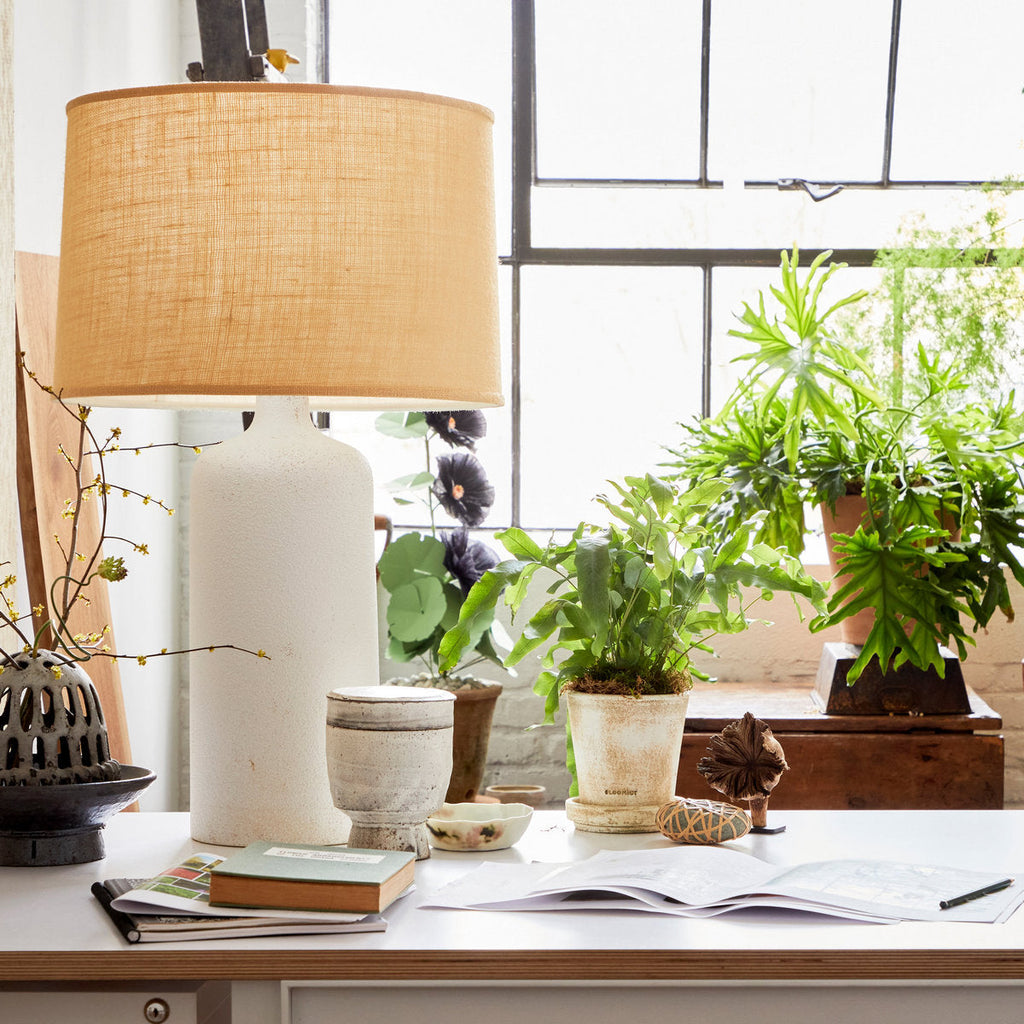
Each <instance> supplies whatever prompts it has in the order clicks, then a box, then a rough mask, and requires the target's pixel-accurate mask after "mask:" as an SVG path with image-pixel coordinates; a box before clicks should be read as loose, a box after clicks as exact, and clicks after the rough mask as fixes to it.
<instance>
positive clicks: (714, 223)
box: [533, 182, 959, 249]
mask: <svg viewBox="0 0 1024 1024" xmlns="http://www.w3.org/2000/svg"><path fill="white" fill-rule="evenodd" d="M958 203H959V196H958V194H956V193H951V192H950V191H949V190H947V189H930V190H924V189H902V190H891V191H887V192H881V191H877V190H867V189H846V190H845V191H842V192H840V193H838V194H837V195H835V196H832V197H831V198H829V199H825V200H823V201H822V202H819V203H816V202H814V201H813V200H812V199H811V198H810V196H808V195H807V194H806V193H804V192H803V191H800V192H788V191H787V192H780V191H777V190H775V189H764V188H757V189H753V188H748V189H744V188H743V187H742V185H741V184H740V183H738V182H734V183H731V184H730V185H728V186H726V188H724V189H710V190H708V189H689V188H687V189H667V188H656V189H655V188H624V189H616V188H567V187H565V188H555V187H544V188H535V189H534V190H533V240H534V244H535V245H537V246H541V247H549V246H551V247H557V246H568V247H577V246H578V247H590V246H593V247H611V248H620V247H621V248H644V247H650V248H682V249H692V248H714V249H748V248H755V249H784V248H790V247H791V246H792V245H793V244H794V243H795V244H797V245H799V246H801V247H802V248H805V249H811V248H832V249H874V248H877V247H878V246H879V245H884V244H887V243H889V242H891V241H892V239H893V238H894V237H895V234H896V230H897V227H898V225H899V223H900V221H901V220H902V219H904V218H906V217H908V216H910V215H912V214H914V213H920V214H922V215H923V216H924V217H925V218H926V219H927V221H928V223H930V224H935V225H936V226H938V225H941V224H943V223H945V222H947V221H949V220H950V218H951V217H952V216H954V215H955V210H956V208H957V206H958Z"/></svg>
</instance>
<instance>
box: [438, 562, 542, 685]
mask: <svg viewBox="0 0 1024 1024" xmlns="http://www.w3.org/2000/svg"><path fill="white" fill-rule="evenodd" d="M439 543H440V542H439ZM441 546H442V547H444V545H443V544H442V545H441ZM529 566H530V563H528V562H519V561H516V560H513V559H509V560H508V561H505V562H499V563H498V564H497V565H496V566H495V567H494V568H493V569H488V570H487V572H485V573H484V574H483V576H481V577H480V579H479V580H477V581H476V583H474V584H473V586H472V588H471V589H470V591H469V593H468V594H467V595H466V599H465V601H463V602H462V611H461V612H460V613H459V621H458V622H457V623H456V625H455V626H453V627H452V628H451V629H449V630H448V632H447V633H445V635H444V636H443V637H442V638H441V641H440V643H439V644H438V648H437V656H438V663H439V668H440V670H441V671H442V672H450V671H451V670H452V669H453V668H455V666H456V665H457V664H458V663H459V661H460V659H461V658H462V655H463V652H464V651H465V650H467V648H470V644H471V641H472V637H473V634H474V626H475V623H476V622H477V621H478V620H479V618H480V616H487V617H488V618H487V621H488V622H489V621H490V617H491V616H493V614H494V608H495V605H497V603H498V598H499V597H500V596H501V593H502V591H503V590H504V589H505V587H507V586H508V585H509V584H510V583H515V581H516V580H517V579H518V578H519V576H520V575H521V574H522V572H523V571H524V570H525V569H527V568H528V567H529Z"/></svg>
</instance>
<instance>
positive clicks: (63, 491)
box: [15, 253, 131, 764]
mask: <svg viewBox="0 0 1024 1024" xmlns="http://www.w3.org/2000/svg"><path fill="white" fill-rule="evenodd" d="M58 267H59V262H58V260H57V257H55V256H40V255H37V254H33V253H18V254H17V255H16V260H15V293H16V298H15V301H16V310H17V316H16V321H17V322H16V333H17V344H18V347H19V348H20V349H21V351H23V352H24V353H25V360H26V363H27V365H28V367H29V369H31V370H32V371H33V372H34V373H35V374H36V375H37V376H38V378H39V380H40V381H41V382H43V383H48V382H49V381H50V380H52V379H53V355H54V346H55V341H56V320H57V272H58ZM17 392H18V492H19V499H20V502H19V503H20V506H21V533H22V546H23V550H24V557H25V568H26V575H27V582H28V591H29V599H30V601H31V603H32V604H33V605H39V604H42V605H44V606H46V607H47V609H49V608H50V594H49V586H50V582H51V581H52V580H54V579H56V578H57V577H59V576H61V575H62V574H63V572H64V564H63V559H62V556H61V553H60V550H59V548H58V547H57V544H56V543H55V541H54V539H53V538H54V534H58V535H59V536H60V537H61V539H62V542H63V543H64V544H65V545H67V543H68V539H69V536H70V529H71V522H70V520H68V519H64V518H62V517H61V511H62V509H63V508H64V500H65V499H66V498H73V497H74V495H75V479H74V474H73V472H72V471H71V467H70V466H69V465H68V464H67V461H66V460H65V459H64V457H63V456H62V455H61V454H60V451H59V445H61V444H63V445H64V446H65V447H66V448H67V449H68V450H69V451H77V445H78V430H77V428H76V426H75V423H74V421H73V419H72V418H71V417H70V416H68V415H67V413H65V412H64V411H63V410H62V409H61V408H60V406H59V405H58V404H57V402H56V401H55V400H54V399H53V398H51V397H50V396H49V395H47V394H45V393H44V392H43V391H42V390H40V389H39V388H37V387H36V386H35V385H34V384H33V383H32V382H31V381H28V380H26V379H25V375H24V374H22V373H18V374H17ZM85 475H86V478H87V479H91V478H92V476H93V471H92V469H91V467H86V469H85ZM96 505H97V503H96V502H95V501H93V502H91V503H89V504H88V505H87V507H86V509H85V512H84V515H83V516H81V517H80V519H81V522H80V541H79V545H78V546H79V550H82V551H85V550H91V548H92V546H93V545H95V543H96V541H97V539H98V537H99V528H100V527H99V516H98V513H97V509H96ZM88 597H89V603H88V604H86V603H85V602H79V603H78V606H77V607H76V608H75V611H74V613H73V615H72V616H71V620H70V624H71V627H72V630H73V632H76V633H92V632H102V630H103V628H104V627H105V626H108V625H110V624H111V616H110V598H109V595H108V593H107V584H106V581H104V580H102V579H97V580H95V581H93V583H91V584H90V585H89V590H88ZM108 642H109V643H110V646H111V648H113V649H116V648H115V645H114V635H113V630H111V633H110V635H109V637H108ZM87 671H88V673H89V677H90V678H91V679H92V681H93V683H94V684H95V686H96V690H97V692H98V693H99V697H100V702H101V703H102V705H103V713H104V717H105V718H106V724H107V736H108V739H109V742H110V752H111V756H112V757H113V758H115V759H116V760H118V761H120V762H121V763H122V764H130V763H131V745H130V744H129V741H128V720H127V717H126V715H125V709H124V700H123V698H122V694H121V673H120V670H119V669H118V666H117V662H116V661H114V660H113V659H112V658H93V659H92V660H91V661H90V662H89V664H88V666H87Z"/></svg>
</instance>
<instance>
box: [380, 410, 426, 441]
mask: <svg viewBox="0 0 1024 1024" xmlns="http://www.w3.org/2000/svg"><path fill="white" fill-rule="evenodd" d="M374 426H375V427H376V428H377V430H378V431H379V432H380V433H381V434H386V435H387V436H388V437H398V438H409V437H426V436H427V421H426V419H425V418H424V416H423V413H421V412H382V413H381V414H380V415H379V416H378V417H377V419H376V420H375V421H374Z"/></svg>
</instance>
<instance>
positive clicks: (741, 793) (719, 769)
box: [697, 711, 789, 832]
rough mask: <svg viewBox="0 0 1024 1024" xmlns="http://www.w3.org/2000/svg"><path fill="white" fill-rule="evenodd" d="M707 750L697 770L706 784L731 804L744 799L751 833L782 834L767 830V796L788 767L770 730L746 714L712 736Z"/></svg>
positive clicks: (758, 720)
mask: <svg viewBox="0 0 1024 1024" xmlns="http://www.w3.org/2000/svg"><path fill="white" fill-rule="evenodd" d="M707 749H708V753H707V756H705V757H702V758H701V759H700V760H699V761H698V762H697V771H699V772H700V773H701V775H703V776H704V778H705V779H706V780H707V783H708V785H709V786H711V788H712V789H716V790H718V792H719V793H723V794H724V795H725V797H726V798H727V799H728V800H729V801H730V802H731V803H735V802H737V801H738V800H746V801H747V804H748V806H749V807H750V818H751V821H752V822H753V826H754V831H779V832H781V831H782V829H781V828H780V829H772V830H769V829H768V828H767V825H768V797H769V796H770V795H771V791H772V790H773V789H774V788H775V787H776V786H777V785H778V783H779V780H780V779H781V778H782V773H783V772H784V771H786V770H787V769H788V768H789V765H788V764H787V763H786V758H785V755H784V753H783V750H782V744H781V743H779V741H778V740H777V739H776V738H775V737H774V736H773V735H772V731H771V729H769V728H768V726H767V725H766V724H765V723H764V722H762V721H761V720H760V719H758V718H755V717H754V716H753V715H752V714H751V713H750V712H749V711H748V712H747V713H746V714H745V715H744V716H743V717H742V718H741V719H740V720H739V721H737V722H732V723H731V724H730V725H727V726H726V727H725V728H724V729H723V730H722V731H721V732H720V733H719V734H718V735H717V736H712V737H711V741H710V743H709V744H708V748H707Z"/></svg>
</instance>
